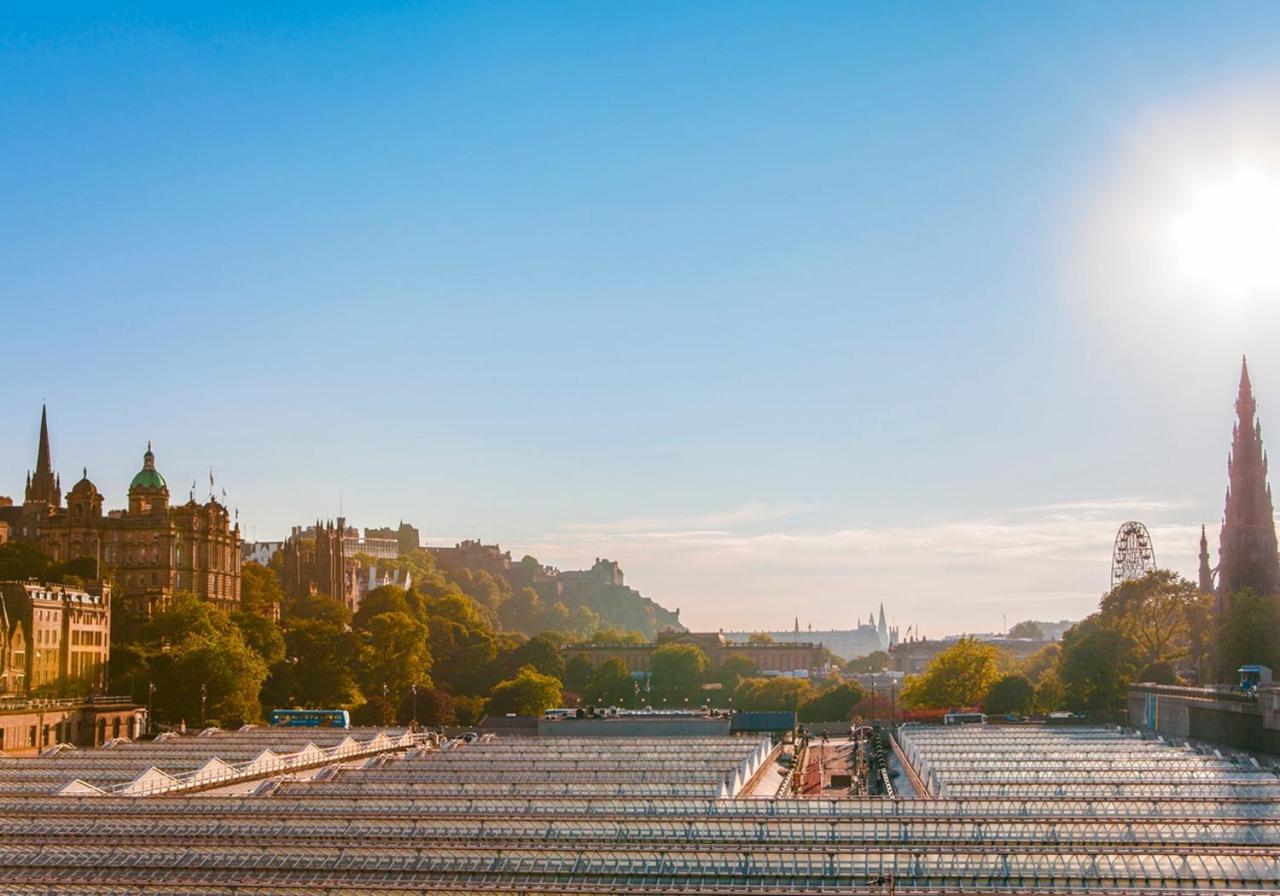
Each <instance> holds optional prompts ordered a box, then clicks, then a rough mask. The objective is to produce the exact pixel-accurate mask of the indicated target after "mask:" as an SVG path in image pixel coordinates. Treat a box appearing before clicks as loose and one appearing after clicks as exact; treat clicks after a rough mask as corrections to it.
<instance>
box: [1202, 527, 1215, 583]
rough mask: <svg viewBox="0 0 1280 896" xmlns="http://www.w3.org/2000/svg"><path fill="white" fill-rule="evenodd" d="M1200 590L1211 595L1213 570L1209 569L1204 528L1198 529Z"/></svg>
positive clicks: (1207, 540) (1207, 541)
mask: <svg viewBox="0 0 1280 896" xmlns="http://www.w3.org/2000/svg"><path fill="white" fill-rule="evenodd" d="M1200 590H1201V591H1203V592H1204V593H1205V594H1212V593H1213V570H1212V569H1210V568H1209V536H1208V535H1207V534H1206V533H1205V529H1204V526H1201V527H1200Z"/></svg>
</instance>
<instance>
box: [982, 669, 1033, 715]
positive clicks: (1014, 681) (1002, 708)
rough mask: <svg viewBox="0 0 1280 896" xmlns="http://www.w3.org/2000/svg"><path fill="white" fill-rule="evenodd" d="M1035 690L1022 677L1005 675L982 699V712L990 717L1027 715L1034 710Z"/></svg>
mask: <svg viewBox="0 0 1280 896" xmlns="http://www.w3.org/2000/svg"><path fill="white" fill-rule="evenodd" d="M1035 700H1036V689H1035V685H1033V684H1032V683H1031V682H1030V681H1029V680H1028V679H1027V678H1026V677H1025V676H1023V675H1017V674H1013V675H1005V676H1004V677H1003V678H1001V679H999V680H998V681H996V682H995V683H994V684H992V685H991V688H990V689H989V690H988V691H987V693H986V696H985V697H983V698H982V711H983V712H987V713H991V714H992V715H1001V716H1002V715H1008V714H1009V713H1029V712H1032V711H1034V709H1035Z"/></svg>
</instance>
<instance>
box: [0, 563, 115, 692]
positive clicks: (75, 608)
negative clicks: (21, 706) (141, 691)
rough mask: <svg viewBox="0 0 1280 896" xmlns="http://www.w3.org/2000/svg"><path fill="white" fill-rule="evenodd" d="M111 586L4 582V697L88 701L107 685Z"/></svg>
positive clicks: (0, 633)
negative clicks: (70, 697) (86, 586)
mask: <svg viewBox="0 0 1280 896" xmlns="http://www.w3.org/2000/svg"><path fill="white" fill-rule="evenodd" d="M110 658H111V587H110V585H108V584H107V583H106V582H98V583H96V584H94V585H92V586H90V587H88V588H71V587H68V586H66V585H53V584H46V583H43V582H0V694H11V695H18V696H29V695H56V696H72V697H84V696H88V695H90V694H101V693H102V692H103V691H104V690H105V689H106V686H107V661H108V660H109V659H110Z"/></svg>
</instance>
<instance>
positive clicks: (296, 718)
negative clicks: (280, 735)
mask: <svg viewBox="0 0 1280 896" xmlns="http://www.w3.org/2000/svg"><path fill="white" fill-rule="evenodd" d="M268 719H269V720H270V722H271V725H272V727H282V728H350V727H351V717H350V716H349V715H347V711H346V710H345V709H273V710H271V715H270V716H268Z"/></svg>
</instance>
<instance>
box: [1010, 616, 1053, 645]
mask: <svg viewBox="0 0 1280 896" xmlns="http://www.w3.org/2000/svg"><path fill="white" fill-rule="evenodd" d="M1009 637H1010V638H1029V639H1030V640H1032V641H1043V640H1044V629H1042V628H1041V627H1040V624H1039V623H1038V622H1033V621H1031V620H1030V619H1027V620H1025V621H1023V622H1019V623H1018V624H1017V625H1015V626H1014V627H1013V628H1011V629H1009Z"/></svg>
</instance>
